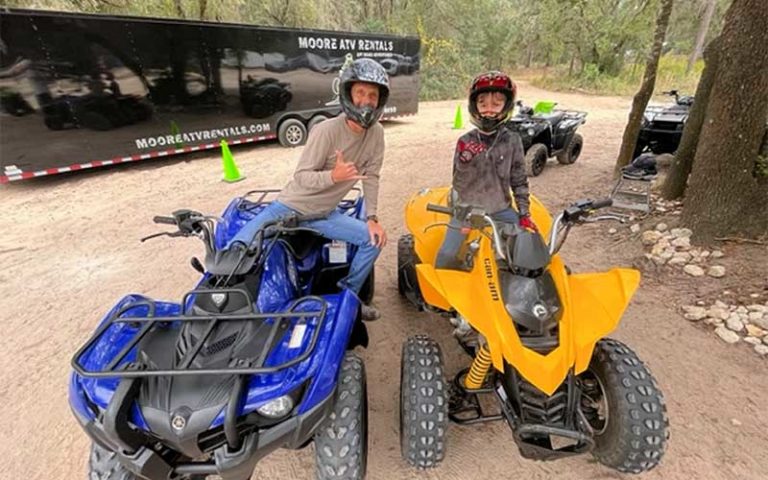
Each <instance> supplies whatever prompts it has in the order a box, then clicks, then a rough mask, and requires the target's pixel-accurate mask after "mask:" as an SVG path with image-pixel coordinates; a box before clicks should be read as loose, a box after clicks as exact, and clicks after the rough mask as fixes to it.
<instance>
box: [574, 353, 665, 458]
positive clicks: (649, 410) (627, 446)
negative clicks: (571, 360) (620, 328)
mask: <svg viewBox="0 0 768 480" xmlns="http://www.w3.org/2000/svg"><path fill="white" fill-rule="evenodd" d="M579 377H580V379H581V383H582V391H583V397H582V411H583V412H584V414H585V417H586V418H587V421H588V422H589V424H590V426H591V427H592V429H593V430H594V438H595V448H594V450H593V451H592V454H593V455H594V456H595V458H597V460H598V461H599V462H600V463H602V464H603V465H606V466H608V467H611V468H614V469H616V470H618V471H620V472H624V473H641V472H645V471H648V470H651V469H652V468H654V467H655V466H656V465H658V464H659V462H660V461H661V458H662V456H663V455H664V451H665V449H666V446H667V442H668V440H669V430H668V427H669V420H668V419H667V407H666V405H665V403H664V396H663V395H662V393H661V391H660V390H659V388H658V386H657V385H656V381H655V380H654V378H653V376H652V375H651V372H650V371H649V370H648V368H647V367H646V366H645V365H644V364H643V362H642V361H640V359H639V358H638V357H637V355H636V354H635V353H634V352H633V351H632V350H631V349H630V348H629V347H627V346H626V345H624V344H623V343H621V342H618V341H616V340H611V339H605V340H601V341H600V342H598V343H597V345H596V346H595V351H594V354H593V355H592V361H591V363H590V364H589V369H588V370H587V371H586V372H584V373H583V374H581V375H580V376H579Z"/></svg>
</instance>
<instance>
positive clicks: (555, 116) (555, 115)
mask: <svg viewBox="0 0 768 480" xmlns="http://www.w3.org/2000/svg"><path fill="white" fill-rule="evenodd" d="M563 117H565V112H552V113H547V114H542V115H536V116H535V117H533V118H535V119H537V120H545V121H547V122H549V123H550V124H552V125H553V126H554V125H556V124H557V123H559V122H560V120H562V119H563Z"/></svg>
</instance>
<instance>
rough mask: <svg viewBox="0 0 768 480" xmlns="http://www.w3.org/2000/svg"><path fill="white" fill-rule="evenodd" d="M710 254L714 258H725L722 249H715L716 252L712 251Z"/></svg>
mask: <svg viewBox="0 0 768 480" xmlns="http://www.w3.org/2000/svg"><path fill="white" fill-rule="evenodd" d="M710 256H711V257H712V258H723V257H724V256H725V254H723V252H721V251H720V250H715V251H714V252H712V254H711V255H710Z"/></svg>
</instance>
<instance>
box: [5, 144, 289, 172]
mask: <svg viewBox="0 0 768 480" xmlns="http://www.w3.org/2000/svg"><path fill="white" fill-rule="evenodd" d="M275 138H277V135H276V134H269V135H262V136H260V137H245V138H239V139H235V140H232V141H230V142H229V143H230V144H231V145H240V144H243V143H252V142H261V141H264V140H273V139H275ZM214 148H219V144H217V143H204V144H200V145H193V146H191V147H182V148H176V149H168V150H158V151H154V152H147V153H140V154H134V155H131V156H129V157H115V158H112V159H110V160H92V161H90V162H85V163H74V164H72V165H68V166H66V167H56V168H46V169H44V170H37V171H34V172H23V171H21V170H19V171H18V172H17V173H12V174H9V175H8V174H7V175H0V184H5V183H10V182H15V181H19V180H27V179H30V178H36V177H44V176H46V175H56V174H57V173H65V172H71V171H75V170H86V169H89V168H98V167H102V166H105V165H113V164H118V163H126V162H137V161H139V160H146V159H148V158H158V157H167V156H171V155H176V154H179V153H188V152H197V151H199V150H212V149H214Z"/></svg>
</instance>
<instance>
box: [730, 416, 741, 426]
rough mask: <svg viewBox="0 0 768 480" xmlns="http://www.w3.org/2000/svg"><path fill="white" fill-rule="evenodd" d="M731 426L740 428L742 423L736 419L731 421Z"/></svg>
mask: <svg viewBox="0 0 768 480" xmlns="http://www.w3.org/2000/svg"><path fill="white" fill-rule="evenodd" d="M731 425H733V426H734V427H740V426H741V422H740V421H738V420H736V419H735V418H732V419H731Z"/></svg>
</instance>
